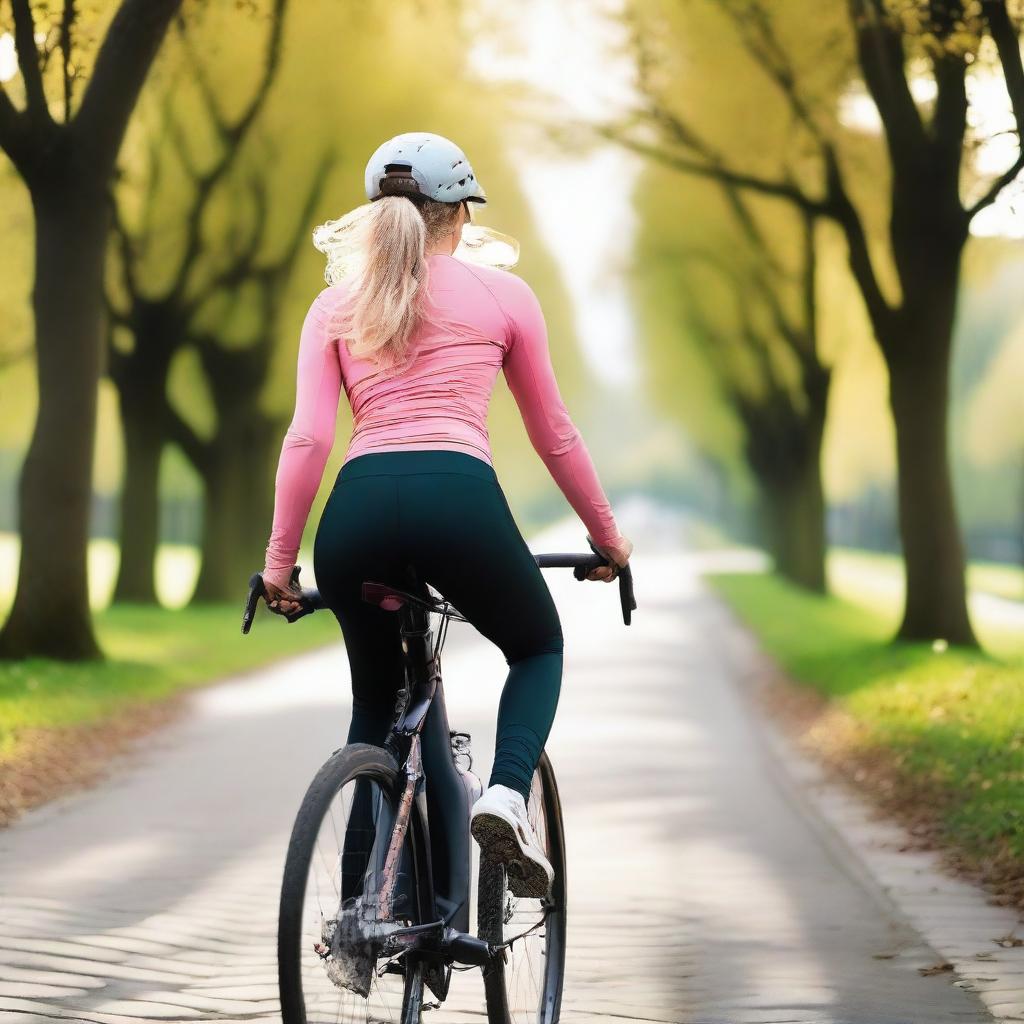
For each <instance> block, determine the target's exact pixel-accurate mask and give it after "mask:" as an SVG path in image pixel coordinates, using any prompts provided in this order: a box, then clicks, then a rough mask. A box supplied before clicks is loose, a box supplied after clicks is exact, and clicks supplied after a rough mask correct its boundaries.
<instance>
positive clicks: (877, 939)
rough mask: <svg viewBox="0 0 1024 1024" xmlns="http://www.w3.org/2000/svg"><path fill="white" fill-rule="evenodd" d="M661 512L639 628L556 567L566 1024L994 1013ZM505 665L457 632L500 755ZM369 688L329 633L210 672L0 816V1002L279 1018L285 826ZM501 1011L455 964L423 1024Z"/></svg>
mask: <svg viewBox="0 0 1024 1024" xmlns="http://www.w3.org/2000/svg"><path fill="white" fill-rule="evenodd" d="M648 525H650V524H648ZM655 526H656V524H655ZM647 532H648V534H649V537H650V540H649V542H648V544H647V550H648V554H647V557H645V558H640V559H638V561H637V565H636V574H637V592H638V598H639V601H640V610H639V611H638V613H637V615H636V618H635V622H634V625H633V626H632V627H631V628H630V629H629V630H626V629H624V628H623V627H622V626H621V624H617V621H616V620H617V615H618V610H617V600H616V594H615V591H614V590H613V589H612V588H611V587H607V586H605V585H603V584H588V585H581V584H577V583H575V582H574V581H573V580H571V579H566V578H564V577H562V578H555V577H553V576H552V577H551V579H550V582H551V586H552V590H553V592H554V593H555V596H556V600H557V601H558V604H559V607H560V609H561V610H562V614H563V624H564V627H565V634H566V643H567V652H568V653H567V662H566V677H565V684H564V686H563V690H562V698H561V704H560V708H559V717H558V720H557V722H556V725H555V729H554V732H553V734H552V737H551V740H550V742H549V751H550V752H551V755H552V757H553V760H554V763H555V765H556V769H557V771H558V773H559V778H560V784H561V789H562V796H563V802H564V805H565V810H566V825H567V833H568V842H569V863H570V868H569V898H570V926H569V955H568V977H567V984H566V993H565V1000H564V1004H563V1016H562V1019H563V1021H565V1022H566V1024H570V1022H579V1021H596V1022H602V1024H624V1022H626V1021H643V1022H647V1021H659V1022H686V1024H755V1022H757V1024H770V1022H771V1024H775V1022H778V1024H781V1022H814V1024H910V1022H921V1024H925V1022H927V1024H943V1022H953V1021H956V1022H960V1024H964V1022H975V1021H986V1020H989V1017H988V1016H987V1015H986V1014H985V1012H984V1011H983V1010H982V1008H981V1004H980V1003H979V1002H978V1001H977V999H976V997H975V996H973V995H971V994H970V993H967V992H964V991H962V990H961V989H959V988H956V987H954V986H953V985H952V984H951V983H950V980H949V977H948V975H941V974H940V975H936V976H922V975H921V974H920V973H919V968H923V967H927V966H929V965H930V964H933V963H934V962H935V960H936V954H935V953H934V952H933V951H932V950H930V949H929V948H928V947H927V946H926V945H925V944H924V943H923V942H922V941H921V939H920V938H919V937H918V936H917V935H915V934H914V933H913V931H912V930H911V929H910V927H909V926H908V925H907V924H906V923H904V922H903V921H902V919H901V918H899V916H898V915H897V914H895V912H894V911H892V910H891V909H890V908H889V907H888V906H887V905H886V904H885V903H884V901H883V900H882V899H881V897H879V896H878V895H876V893H875V892H874V890H873V889H872V887H871V886H870V885H867V884H865V883H863V882H862V881H861V880H860V876H859V875H858V873H857V872H856V871H855V870H852V869H851V868H850V867H849V865H848V864H847V863H846V861H845V860H844V857H843V855H842V853H841V852H837V850H836V847H835V844H834V843H830V842H829V841H828V840H827V839H826V838H824V837H823V833H822V830H821V828H820V827H819V826H817V825H816V823H815V822H814V821H810V820H808V818H807V816H806V815H807V812H806V811H805V810H803V809H802V807H803V806H804V805H802V804H801V802H800V801H798V800H794V799H793V797H792V792H791V783H790V782H788V781H787V780H786V779H785V778H784V777H783V776H782V774H781V769H780V768H779V767H778V766H777V764H776V763H775V761H774V760H773V758H772V755H771V753H770V752H769V750H768V748H767V747H766V746H765V745H764V744H763V743H762V741H761V738H760V735H759V732H758V727H757V723H756V720H755V719H754V718H753V717H752V712H751V711H750V709H749V707H748V705H747V703H746V701H745V699H744V697H743V695H742V685H741V680H737V679H736V678H735V669H733V668H732V667H731V666H730V661H729V658H728V652H727V651H723V638H724V635H725V631H726V629H727V628H729V627H728V624H727V620H726V617H725V616H724V614H723V612H722V610H721V609H720V608H719V607H718V606H717V605H716V603H715V602H714V601H713V600H712V599H711V598H710V597H709V596H708V594H707V592H706V590H705V589H704V587H703V586H702V584H701V582H700V580H699V577H698V575H697V573H696V571H695V561H694V559H692V558H690V557H688V556H687V555H686V554H685V553H682V552H680V551H679V550H678V549H676V548H674V547H672V546H670V544H669V542H668V541H666V546H664V547H663V548H661V549H659V547H658V545H657V543H656V541H655V539H654V538H655V537H656V534H657V530H656V529H654V528H653V527H652V528H651V529H649V530H648V531H647ZM575 539H576V534H575V533H570V534H568V535H566V534H564V533H562V534H559V533H557V532H554V533H551V534H550V535H548V536H546V537H544V538H543V539H542V540H540V542H539V543H538V545H537V546H538V548H540V547H547V548H548V549H553V548H556V547H565V546H572V547H575V546H577V545H576V543H574V541H575ZM258 625H259V627H261V628H275V627H276V628H301V624H300V625H296V626H295V627H286V626H285V625H284V624H283V623H278V622H276V621H274V622H261V623H259V624H258ZM231 642H233V641H231ZM239 642H242V641H241V640H240V641H239ZM503 669H504V663H503V661H502V659H501V657H500V655H498V654H497V653H496V652H494V651H493V650H491V649H490V648H489V647H488V645H487V644H486V643H485V642H484V641H482V640H481V639H479V638H478V637H476V636H475V635H474V634H473V633H472V631H471V630H470V628H469V627H468V626H459V625H458V624H456V625H454V626H453V627H452V631H451V636H450V639H449V644H448V648H447V649H446V658H445V679H446V688H447V691H448V699H449V709H450V715H451V718H452V723H453V725H454V726H458V727H459V728H468V729H469V730H470V731H471V732H472V733H473V738H474V748H475V753H476V757H477V761H478V765H483V766H486V765H487V764H489V762H490V758H491V753H492V750H493V739H492V732H493V715H494V709H495V706H496V702H497V698H498V692H499V688H500V680H501V678H502V676H503ZM347 687H348V682H347V668H346V664H345V659H344V654H343V652H342V651H341V650H340V649H339V648H331V649H327V650H324V651H321V652H317V653H315V654H312V655H308V656H305V657H302V658H298V659H295V660H293V661H290V662H288V663H285V664H281V665H279V666H276V667H272V668H270V669H267V670H264V671H261V672H258V673H254V674H252V675H249V676H247V677H244V678H240V679H237V680H234V681H231V682H229V683H226V684H222V685H220V686H216V687H213V688H210V689H208V690H205V691H203V692H201V693H198V694H196V695H195V698H194V699H193V702H192V707H191V711H190V713H189V714H188V715H187V716H186V717H185V718H184V719H183V720H182V721H180V722H178V723H177V724H175V725H173V726H172V727H170V728H168V729H167V730H165V731H163V732H162V733H160V734H159V735H157V736H156V737H155V738H151V739H149V740H148V741H146V743H145V744H144V745H143V746H142V747H140V749H138V750H137V751H136V752H134V753H133V754H132V755H130V756H129V757H128V758H127V759H126V760H124V761H123V762H121V763H120V764H119V765H118V767H117V770H116V771H115V772H114V773H113V774H112V776H111V778H110V779H109V780H108V781H107V782H105V783H104V784H102V785H100V786H98V787H97V788H95V789H93V790H92V791H90V792H87V793H84V794H79V795H76V796H73V797H70V798H67V799H64V800H62V801H59V802H58V803H56V804H53V805H50V806H49V807H46V808H43V809H41V810H39V811H37V812H34V813H32V814H29V815H27V816H26V817H25V818H24V819H22V820H21V821H20V822H19V823H18V824H16V825H15V826H14V827H13V828H11V829H9V830H7V831H6V832H3V833H0V1018H2V1020H3V1021H4V1024H22V1022H26V1024H27V1022H29V1021H36V1022H37V1021H40V1020H44V1019H47V1018H59V1019H65V1020H72V1021H92V1022H109V1024H125V1022H127V1021H138V1020H148V1019H159V1020H164V1021H182V1022H184V1021H189V1022H191V1021H196V1020H205V1019H216V1020H232V1021H234V1020H239V1021H240V1020H251V1019H268V1020H274V1019H275V1018H276V1017H277V1006H276V998H275V997H276V991H275V984H274V977H275V974H274V971H275V965H274V948H273V937H274V928H275V912H276V898H277V884H278V880H279V875H280V870H281V864H282V859H283V853H284V848H285V843H286V839H287V834H288V830H289V827H290V823H291V818H292V815H293V814H294V810H295V808H296V806H297V804H298V802H299V800H300V798H301V795H302V792H303V790H304V788H305V785H306V782H307V781H308V779H309V778H310V776H311V775H312V773H313V771H314V769H315V768H316V767H317V765H318V764H319V763H320V762H321V761H322V760H323V759H324V758H325V756H326V755H327V754H328V753H329V752H330V751H331V750H332V749H334V747H336V746H337V745H338V744H339V737H340V736H341V735H342V734H343V731H344V728H345V726H346V723H347V714H348V703H347V698H346V690H347ZM460 986H461V987H460ZM479 1010H480V1007H479V1005H478V1003H477V989H476V986H475V984H474V983H473V981H472V978H471V977H470V975H461V976H457V977H456V980H455V982H454V983H453V997H452V1000H451V1003H450V1005H447V1004H446V1006H445V1007H444V1008H443V1009H442V1010H439V1011H433V1012H431V1013H430V1014H429V1015H428V1016H427V1018H426V1019H427V1020H428V1021H435V1022H437V1024H442V1022H445V1021H464V1020H473V1019H477V1020H479V1019H481V1018H480V1015H479Z"/></svg>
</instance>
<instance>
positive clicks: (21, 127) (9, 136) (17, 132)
mask: <svg viewBox="0 0 1024 1024" xmlns="http://www.w3.org/2000/svg"><path fill="white" fill-rule="evenodd" d="M24 145H25V117H24V115H23V114H22V113H21V111H19V110H18V108H17V107H16V106H15V105H14V104H13V103H12V102H11V97H10V96H8V95H7V90H6V89H5V88H4V87H3V86H2V85H0V146H2V147H3V149H4V152H6V153H7V155H8V156H9V157H10V158H11V160H12V161H13V162H14V163H15V164H20V162H21V160H22V158H23V157H24V155H25V154H24Z"/></svg>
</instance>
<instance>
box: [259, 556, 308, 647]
mask: <svg viewBox="0 0 1024 1024" xmlns="http://www.w3.org/2000/svg"><path fill="white" fill-rule="evenodd" d="M301 573H302V568H301V567H300V566H298V565H297V566H295V567H294V568H293V569H292V578H291V585H292V589H293V590H301V588H300V586H299V576H300V574H301ZM266 596H267V587H266V584H265V583H264V582H263V573H261V572H254V573H253V574H252V575H251V576H250V577H249V594H248V596H247V597H246V600H245V611H244V612H243V613H242V633H243V634H246V633H248V632H249V630H250V629H252V623H253V619H254V618H255V617H256V608H257V606H258V605H259V603H260V598H261V597H266ZM268 607H269V605H268ZM270 610H271V611H272V612H273V613H274V614H275V615H281V616H283V617H284V619H285V620H286V621H287V622H296V621H297V620H298V619H301V618H302V617H303V616H304V615H309V614H311V613H312V612H314V611H316V609H315V608H314V607H313V603H312V601H310V600H309V598H307V597H306V596H305V595H303V596H302V597H300V598H299V607H298V608H297V609H296V610H295V611H293V612H279V611H277V609H276V608H271V609H270Z"/></svg>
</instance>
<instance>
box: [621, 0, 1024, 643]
mask: <svg viewBox="0 0 1024 1024" xmlns="http://www.w3.org/2000/svg"><path fill="white" fill-rule="evenodd" d="M716 6H717V8H718V9H720V10H721V11H722V12H723V13H725V14H726V15H727V16H728V17H729V18H730V19H731V21H732V23H733V25H734V27H735V29H736V32H737V35H738V37H739V39H740V41H741V44H742V46H743V48H744V50H745V52H746V54H747V55H748V57H749V58H750V59H751V60H752V61H753V63H754V64H755V65H756V67H757V68H758V69H759V70H760V71H761V73H762V74H763V75H764V76H765V78H766V79H767V80H768V82H769V83H770V84H771V86H772V87H773V88H774V89H775V91H776V93H777V95H778V96H779V97H780V98H781V99H782V101H783V102H784V103H785V105H786V107H787V108H788V110H789V114H790V117H791V119H792V124H793V125H794V126H795V130H798V131H799V132H800V141H799V146H798V145H796V144H794V143H793V142H792V140H788V145H789V147H790V148H791V149H796V150H800V149H802V148H805V149H807V150H808V151H809V152H810V153H811V154H813V156H814V160H813V171H811V172H808V171H806V170H801V172H800V173H794V172H792V171H791V170H786V171H784V172H783V173H782V174H781V175H778V176H775V177H772V176H769V175H762V174H759V173H754V172H748V171H746V170H745V169H743V168H741V167H739V166H738V165H737V164H736V163H735V162H733V161H730V160H728V159H727V158H726V157H725V156H724V155H723V154H721V153H720V152H718V151H717V150H715V149H714V148H713V147H712V146H711V145H709V144H708V143H707V142H706V140H704V139H703V138H702V137H701V136H700V135H699V134H698V133H697V132H696V131H694V129H693V128H692V126H691V125H690V124H689V123H688V122H687V121H686V120H685V119H684V118H683V117H682V116H680V115H679V114H678V113H677V112H675V111H673V110H672V109H671V108H670V106H669V105H667V104H661V105H652V107H651V108H650V109H648V110H647V111H644V112H643V120H644V121H646V122H647V124H648V125H654V126H656V127H657V128H658V137H657V138H656V140H655V141H653V142H651V141H649V140H648V139H644V138H638V137H636V136H633V137H631V138H630V140H629V144H630V145H631V146H632V147H633V148H634V149H636V150H638V151H639V152H643V153H646V154H648V155H649V156H652V157H654V158H656V159H659V160H662V161H665V162H668V163H670V164H672V165H673V166H675V167H677V168H678V169H679V170H682V171H685V172H687V173H690V174H695V175H699V176H702V177H708V178H712V179H713V180H718V181H723V182H727V183H729V184H731V185H734V186H736V187H738V188H741V189H744V190H746V191H749V192H753V193H756V194H759V195H763V196H772V197H775V198H778V199H782V200H785V201H787V202H789V203H790V204H792V205H793V206H794V207H795V208H797V209H799V210H802V211H805V212H806V213H807V214H813V215H815V216H818V217H823V218H828V219H829V220H831V221H833V222H834V223H835V224H837V225H838V226H839V228H840V229H841V231H842V233H843V236H844V238H845V240H846V245H847V251H848V259H849V264H850V269H851V272H852V274H853V277H854V279H855V281H856V283H857V285H858V288H859V291H860V293H861V296H862V298H863V301H864V305H865V308H866V311H867V314H868V317H869V319H870V321H871V325H872V327H873V333H874V337H875V339H876V341H877V342H878V345H879V348H880V350H881V352H882V355H883V357H884V359H885V362H886V365H887V367H888V370H889V377H890V406H891V409H892V413H893V420H894V423H895V428H896V446H897V465H898V501H899V525H900V537H901V540H902V545H903V553H904V559H905V563H906V579H907V596H906V605H905V609H904V614H903V620H902V623H901V625H900V629H899V636H900V637H901V638H903V639H908V640H927V639H932V638H935V637H943V638H945V639H947V640H949V641H950V642H952V643H960V644H974V643H975V642H976V641H975V638H974V634H973V631H972V628H971V624H970V620H969V616H968V613H967V600H966V587H965V580H964V552H963V544H962V540H961V536H960V531H959V528H958V524H957V514H956V508H955V504H954V496H953V486H952V479H951V474H950V467H949V446H948V439H947V429H948V407H949V368H950V358H951V349H952V335H953V322H954V314H955V311H956V301H957V291H958V285H959V276H960V261H961V255H962V252H963V247H964V244H965V243H966V240H967V237H968V232H969V228H970V224H971V221H972V220H973V219H974V217H976V216H977V215H978V214H979V213H980V212H981V211H982V210H984V209H986V208H987V207H988V206H990V205H991V204H992V203H993V202H995V201H996V199H997V198H998V197H999V195H1000V193H1001V192H1002V191H1003V190H1004V189H1005V188H1006V187H1007V186H1008V185H1009V184H1010V183H1011V182H1013V181H1014V180H1015V179H1016V177H1017V176H1018V174H1019V173H1020V172H1021V170H1022V169H1024V148H1020V149H1019V153H1018V157H1017V158H1016V159H1015V160H1014V162H1013V163H1012V165H1011V166H1010V167H1009V168H1007V169H1006V171H1005V172H1004V173H1003V174H1001V175H999V176H998V177H996V178H995V180H993V181H991V182H987V183H985V185H984V187H983V188H982V189H981V191H980V192H979V194H977V195H976V196H975V197H974V198H973V199H971V200H965V199H964V198H963V197H962V195H961V190H962V185H963V183H962V178H963V177H964V168H963V163H964V156H965V153H966V152H967V151H968V148H969V146H970V144H971V141H972V140H971V138H970V135H969V132H968V125H969V117H968V113H969V106H970V101H969V98H968V95H967V89H966V76H967V69H968V66H969V65H970V64H971V63H973V62H975V61H976V60H977V59H979V55H980V54H983V53H984V52H985V51H984V44H985V41H986V40H987V41H988V42H990V43H991V44H992V49H993V51H994V60H995V63H996V64H997V66H998V67H999V69H1000V70H1001V72H1002V76H1003V80H1004V83H1005V85H1006V89H1007V92H1008V94H1009V97H1010V103H1011V106H1012V109H1013V114H1014V118H1015V121H1016V127H1017V134H1018V143H1019V136H1020V132H1021V129H1022V127H1024V67H1022V61H1021V52H1020V42H1019V38H1018V30H1017V28H1016V27H1015V25H1014V23H1013V21H1012V19H1011V16H1010V11H1009V9H1008V4H1007V3H1006V2H1005V0H980V2H976V0H975V2H961V0H919V2H918V0H913V2H902V3H887V2H885V0H848V5H847V7H848V19H849V27H850V32H851V33H852V41H853V43H854V50H855V59H856V65H857V67H858V69H859V78H860V80H861V81H862V82H863V85H864V87H865V88H866V90H867V92H868V94H869V95H870V97H871V99H872V101H873V103H874V106H875V108H876V109H877V112H878V116H879V118H880V121H881V125H882V133H883V137H884V144H885V157H886V163H887V166H888V170H889V176H888V179H889V180H888V200H889V207H890V213H889V223H888V231H887V237H886V243H887V245H886V248H887V256H888V259H889V262H890V263H891V265H892V267H893V268H894V271H895V276H896V279H897V284H898V290H899V298H898V299H897V300H893V299H892V298H890V297H889V296H887V294H886V290H885V289H884V288H883V285H882V281H881V279H880V275H879V274H878V272H877V270H876V266H875V263H874V261H873V259H872V252H871V245H870V243H869V234H868V230H867V229H866V227H865V222H864V218H863V216H862V211H861V210H859V209H858V207H857V205H856V204H855V202H854V200H853V198H852V194H851V189H850V187H849V178H850V172H849V169H848V167H847V166H845V165H844V159H843V153H842V143H843V141H844V136H847V137H848V136H849V131H848V130H847V129H844V128H843V127H842V126H841V125H840V124H839V123H838V121H837V119H836V118H835V117H834V111H833V113H832V114H831V115H830V114H828V113H823V111H822V107H821V105H820V104H815V103H814V102H813V99H812V98H810V97H809V96H808V95H807V94H806V93H805V90H804V84H803V77H804V76H802V75H801V72H800V69H799V68H798V65H797V64H796V63H795V62H794V60H793V59H792V56H791V53H790V51H789V50H788V49H787V47H786V46H785V45H783V43H782V41H781V40H780V38H779V35H778V33H777V32H776V30H775V25H774V20H773V15H772V14H771V13H769V9H768V8H767V6H766V5H764V4H763V3H761V2H758V0H718V2H717V4H716ZM918 68H922V69H923V68H926V69H927V71H928V73H929V74H930V76H931V79H932V82H933V84H934V90H935V98H934V100H933V101H932V102H931V104H930V109H929V108H928V105H926V104H923V103H919V102H918V101H916V100H915V98H914V94H913V92H912V88H911V79H912V77H913V75H915V74H917V73H918V71H917V69H918ZM808 178H813V179H814V181H813V183H810V184H809V183H808V181H807V179H808Z"/></svg>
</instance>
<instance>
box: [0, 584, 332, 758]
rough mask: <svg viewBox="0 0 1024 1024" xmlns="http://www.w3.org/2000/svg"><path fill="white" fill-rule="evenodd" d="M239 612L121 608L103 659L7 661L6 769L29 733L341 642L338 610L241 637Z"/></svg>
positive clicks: (271, 619)
mask: <svg viewBox="0 0 1024 1024" xmlns="http://www.w3.org/2000/svg"><path fill="white" fill-rule="evenodd" d="M241 613H242V608H241V601H239V604H238V605H237V606H235V605H231V606H230V607H224V606H209V607H205V608H184V609H181V610H175V611H172V610H168V609H163V608H145V607H133V606H116V607H111V608H108V609H107V610H105V611H102V612H99V613H98V614H97V616H96V626H97V631H98V633H99V638H100V643H101V644H102V646H103V649H104V651H105V652H106V654H107V658H108V660H107V661H105V662H93V663H84V664H83V663H77V664H66V663H63V662H54V661H45V660H42V659H34V660H30V661H24V662H0V766H2V762H3V761H4V760H5V759H8V758H11V757H15V756H17V753H18V746H19V740H18V737H19V735H23V734H24V730H28V729H35V728H47V727H53V726H67V725H77V724H80V723H87V722H94V721H97V720H98V719H101V718H103V717H104V716H107V715H109V714H111V713H112V712H114V711H117V710H118V709H120V708H123V707H125V706H126V705H128V704H131V703H133V702H138V701H152V700H157V699H159V698H161V697H166V696H167V695H169V694H171V693H173V692H175V691H177V690H182V689H185V688H187V687H191V686H197V685H199V684H200V683H205V682H209V681H210V680H213V679H216V678H218V677H220V676H224V675H228V674H230V673H233V672H239V671H241V670H243V669H247V668H253V667H256V666H258V665H262V664H265V663H266V662H269V661H272V660H274V659H275V658H278V657H283V656H285V655H288V654H294V653H297V652H299V651H302V650H305V649H308V648H310V647H314V646H317V645H320V644H324V643H327V642H329V641H331V640H335V639H338V637H339V636H340V633H339V630H338V624H337V622H336V621H335V620H334V617H333V616H332V615H330V614H317V615H312V616H309V617H308V618H304V619H302V620H301V621H299V622H296V623H292V624H289V623H286V622H285V620H284V619H282V618H279V617H278V616H274V615H271V614H270V612H269V611H267V610H266V609H262V610H261V612H260V615H259V617H258V618H257V621H256V623H255V624H254V626H253V629H252V632H251V633H250V634H249V635H248V636H242V633H241V629H240V624H241V617H242V615H241Z"/></svg>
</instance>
